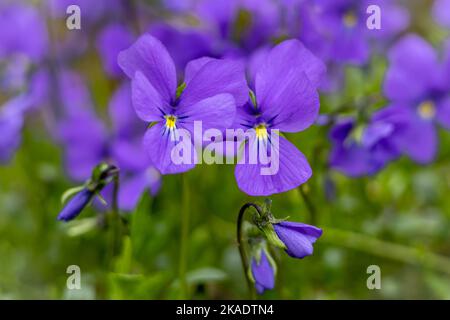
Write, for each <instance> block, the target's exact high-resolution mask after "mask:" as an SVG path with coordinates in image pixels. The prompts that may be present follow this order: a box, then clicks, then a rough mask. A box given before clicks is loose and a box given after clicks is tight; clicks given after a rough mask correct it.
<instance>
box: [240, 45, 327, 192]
mask: <svg viewBox="0 0 450 320" xmlns="http://www.w3.org/2000/svg"><path fill="white" fill-rule="evenodd" d="M324 72H325V67H324V65H323V64H322V63H321V62H320V60H318V59H317V58H316V57H315V56H314V55H312V54H311V53H310V52H309V51H308V50H307V49H306V48H305V47H304V46H303V45H302V44H301V43H300V42H299V41H297V40H288V41H284V42H283V43H281V44H279V45H277V46H276V47H275V48H273V49H272V50H271V51H270V53H269V54H268V55H267V56H266V58H265V59H264V62H263V63H262V65H261V66H260V68H259V69H258V70H257V71H256V76H255V78H256V79H255V81H254V83H255V85H254V88H255V95H256V97H255V98H254V99H250V101H248V102H247V104H245V105H244V106H243V107H239V108H238V110H237V116H236V120H235V123H234V127H235V128H241V129H244V130H253V133H254V134H253V135H252V136H251V137H250V138H249V139H247V141H246V142H245V145H244V148H243V150H244V155H243V156H242V157H241V159H240V160H239V162H238V164H237V166H236V170H235V176H236V180H237V183H238V186H239V188H240V189H241V190H242V191H243V192H245V193H247V194H249V195H252V196H268V195H271V194H275V193H281V192H285V191H288V190H291V189H293V188H296V187H298V186H299V185H301V184H302V183H304V182H306V181H307V180H308V179H309V178H310V177H311V175H312V171H311V167H310V166H309V164H308V162H307V160H306V158H305V156H304V155H303V154H302V153H301V152H300V151H299V150H298V149H297V148H296V147H295V146H294V145H293V144H292V143H291V142H289V141H288V140H286V139H285V138H284V137H281V136H279V137H278V135H277V130H279V131H282V132H299V131H302V130H305V129H306V128H308V127H309V126H310V125H311V124H313V123H314V121H315V120H316V117H317V115H318V111H319V96H318V93H317V86H318V84H319V83H320V81H321V78H322V76H323V74H324ZM274 135H275V136H274ZM273 137H276V138H278V139H277V140H278V141H279V142H278V143H275V141H273V140H272V138H273ZM252 158H253V159H259V160H261V161H259V160H258V161H256V163H255V161H254V160H253V161H252ZM269 158H272V159H275V161H276V160H279V161H278V163H274V161H272V163H271V164H270V165H267V163H264V162H266V160H268V159H269ZM272 165H273V166H272ZM268 167H271V168H273V170H272V169H271V168H268ZM263 168H264V169H269V172H267V171H266V170H263ZM263 171H266V172H265V174H262V172H263Z"/></svg>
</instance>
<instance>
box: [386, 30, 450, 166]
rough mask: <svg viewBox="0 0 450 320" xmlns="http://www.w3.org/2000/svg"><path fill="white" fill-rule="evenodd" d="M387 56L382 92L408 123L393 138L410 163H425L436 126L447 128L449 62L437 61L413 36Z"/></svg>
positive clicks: (449, 116)
mask: <svg viewBox="0 0 450 320" xmlns="http://www.w3.org/2000/svg"><path fill="white" fill-rule="evenodd" d="M449 49H450V48H447V52H446V53H445V56H446V57H450V50H449ZM388 57H389V69H388V71H387V73H386V78H385V83H384V92H385V94H386V96H387V97H388V98H389V99H390V101H391V106H392V107H395V108H398V109H404V110H403V113H404V114H406V115H407V117H408V122H409V125H408V127H407V128H406V129H405V130H402V131H401V133H399V134H396V135H395V137H393V139H394V141H395V143H396V145H397V146H398V148H399V149H400V150H401V151H402V152H403V153H405V154H406V155H408V156H409V157H411V158H412V159H413V160H414V161H416V162H418V163H428V162H430V161H432V160H433V159H434V158H435V155H436V151H437V145H438V141H437V139H438V138H437V131H436V125H440V126H442V127H443V128H445V129H450V81H449V76H448V75H449V73H448V70H450V68H449V66H450V63H449V62H448V61H450V59H447V60H448V61H447V60H446V61H444V62H442V61H440V60H439V58H438V54H437V51H436V50H435V49H434V48H433V47H432V46H431V45H430V44H428V43H427V42H426V41H425V40H423V39H422V38H420V37H419V36H417V35H407V36H405V37H404V38H402V39H401V40H400V41H399V42H398V43H397V44H396V45H395V46H394V47H393V48H392V49H391V50H390V52H389V55H388Z"/></svg>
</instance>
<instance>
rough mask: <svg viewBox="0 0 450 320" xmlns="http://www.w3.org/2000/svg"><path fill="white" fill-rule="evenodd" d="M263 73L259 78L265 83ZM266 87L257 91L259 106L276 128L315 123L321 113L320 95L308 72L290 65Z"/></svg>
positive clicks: (301, 127) (299, 127) (297, 127)
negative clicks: (288, 68) (307, 74)
mask: <svg viewBox="0 0 450 320" xmlns="http://www.w3.org/2000/svg"><path fill="white" fill-rule="evenodd" d="M261 81H264V80H262V78H261V75H260V74H259V75H258V76H257V78H256V86H257V90H258V89H259V88H261V87H258V84H261ZM270 82H271V83H270V89H269V87H265V88H266V91H263V92H262V93H261V91H257V92H256V95H257V99H258V108H259V110H261V113H262V115H263V117H264V119H266V121H268V122H269V124H270V126H271V127H272V128H274V129H279V130H281V131H283V132H298V131H302V130H304V129H306V128H307V127H309V126H310V125H312V124H313V123H314V121H315V120H316V118H317V116H318V114H319V104H320V102H319V95H318V93H317V90H316V88H314V86H313V85H312V83H311V82H310V81H309V80H308V77H307V76H306V74H305V73H304V72H301V71H300V70H299V69H290V70H289V71H287V72H286V73H285V74H283V75H280V76H279V77H278V78H273V79H271V81H270Z"/></svg>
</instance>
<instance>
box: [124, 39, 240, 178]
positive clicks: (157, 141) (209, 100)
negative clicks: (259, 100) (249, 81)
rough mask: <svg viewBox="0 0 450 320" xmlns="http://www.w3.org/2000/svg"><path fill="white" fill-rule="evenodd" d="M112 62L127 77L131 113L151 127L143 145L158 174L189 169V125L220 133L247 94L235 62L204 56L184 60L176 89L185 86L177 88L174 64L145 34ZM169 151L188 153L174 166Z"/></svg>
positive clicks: (193, 157) (191, 158) (191, 163)
mask: <svg viewBox="0 0 450 320" xmlns="http://www.w3.org/2000/svg"><path fill="white" fill-rule="evenodd" d="M118 61H119V65H120V66H121V67H122V69H123V70H124V72H125V74H126V75H127V76H128V77H130V78H131V79H132V84H131V86H132V101H133V106H134V109H135V111H136V113H137V115H138V116H139V117H140V118H141V119H142V120H144V121H145V122H146V123H149V124H150V123H155V124H154V125H152V126H151V127H150V128H149V129H148V130H147V132H146V134H145V137H144V145H145V148H146V151H147V153H148V155H149V156H150V159H151V161H152V163H153V165H154V166H155V167H156V168H157V169H158V170H159V171H160V172H161V173H162V174H174V173H181V172H185V171H188V170H190V169H192V168H193V167H194V166H195V164H196V161H197V160H196V159H197V158H196V152H195V150H194V146H193V145H192V140H191V139H192V138H193V125H194V121H199V122H201V123H202V127H203V130H207V129H209V128H215V129H218V130H224V129H225V128H227V127H228V126H230V125H231V123H232V122H233V119H234V115H235V108H236V105H240V104H243V103H244V102H245V100H246V99H247V96H248V94H247V89H246V83H245V75H244V70H243V68H244V67H243V65H242V64H241V63H240V62H237V61H232V60H216V59H209V58H202V59H199V60H194V61H192V62H190V63H189V64H188V65H187V67H186V71H185V82H184V85H182V86H181V87H178V88H180V89H182V88H183V87H184V86H185V88H184V90H177V75H176V70H175V64H174V62H173V60H172V58H171V56H170V55H169V53H168V52H167V50H166V48H165V47H164V46H163V45H162V43H161V42H160V41H159V40H158V39H156V38H154V37H153V36H151V35H144V36H141V37H140V38H139V39H138V40H137V41H136V42H135V43H134V44H133V45H132V46H131V47H130V48H129V49H127V50H125V51H122V52H121V53H120V54H119V59H118ZM177 91H178V92H177ZM180 129H184V130H183V132H187V133H189V136H190V137H188V138H189V139H187V138H186V137H184V138H182V137H181V136H180ZM174 150H183V151H184V150H192V151H193V152H191V154H188V155H184V154H183V161H182V162H177V161H174V159H173V151H174ZM186 159H187V160H186ZM184 160H186V161H184Z"/></svg>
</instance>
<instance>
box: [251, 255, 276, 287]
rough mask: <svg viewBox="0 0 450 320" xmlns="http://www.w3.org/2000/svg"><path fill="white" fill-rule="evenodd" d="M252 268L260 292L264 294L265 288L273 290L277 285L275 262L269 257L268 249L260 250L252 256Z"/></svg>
mask: <svg viewBox="0 0 450 320" xmlns="http://www.w3.org/2000/svg"><path fill="white" fill-rule="evenodd" d="M250 269H251V278H252V279H253V281H254V283H255V289H256V292H258V294H263V293H264V291H265V290H272V289H273V288H274V287H275V268H274V263H273V260H272V259H271V258H268V254H267V253H266V249H260V250H258V252H257V254H255V256H253V257H252V259H251V265H250Z"/></svg>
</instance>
